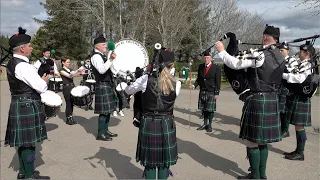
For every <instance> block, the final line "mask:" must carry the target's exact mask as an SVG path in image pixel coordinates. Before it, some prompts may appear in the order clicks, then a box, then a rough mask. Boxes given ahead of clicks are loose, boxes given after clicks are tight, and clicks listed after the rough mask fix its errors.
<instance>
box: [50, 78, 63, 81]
mask: <svg viewBox="0 0 320 180" xmlns="http://www.w3.org/2000/svg"><path fill="white" fill-rule="evenodd" d="M51 79H53V80H51ZM56 79H59V80H61V81H55V80H56ZM49 80H50V81H55V82H62V78H58V77H55V78H54V77H52V78H50V79H49Z"/></svg>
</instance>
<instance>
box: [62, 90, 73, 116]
mask: <svg viewBox="0 0 320 180" xmlns="http://www.w3.org/2000/svg"><path fill="white" fill-rule="evenodd" d="M73 87H74V85H70V84H67V85H63V96H64V99H65V101H66V117H70V116H72V113H73V99H72V97H71V89H72V88H73Z"/></svg>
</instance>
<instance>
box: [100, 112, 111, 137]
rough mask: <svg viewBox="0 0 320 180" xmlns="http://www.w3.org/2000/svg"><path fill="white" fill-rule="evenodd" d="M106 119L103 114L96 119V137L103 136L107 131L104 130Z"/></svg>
mask: <svg viewBox="0 0 320 180" xmlns="http://www.w3.org/2000/svg"><path fill="white" fill-rule="evenodd" d="M109 115H110V114H109ZM109 117H110V116H109ZM106 119H107V116H106V115H104V114H100V115H99V118H98V136H101V135H102V134H105V133H106V131H107V129H106Z"/></svg>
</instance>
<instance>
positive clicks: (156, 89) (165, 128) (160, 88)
mask: <svg viewBox="0 0 320 180" xmlns="http://www.w3.org/2000/svg"><path fill="white" fill-rule="evenodd" d="M173 60H174V54H173V52H170V51H166V50H160V55H159V64H162V65H161V67H156V68H159V72H160V75H159V79H158V75H157V73H154V72H152V73H151V74H149V75H148V74H146V75H143V76H141V77H140V78H138V79H137V80H136V81H135V82H134V83H133V84H132V85H130V86H127V87H126V88H125V92H126V93H127V94H135V93H137V92H139V91H142V94H141V98H142V117H141V120H140V126H139V136H138V144H137V152H136V160H137V162H140V164H141V165H142V166H144V167H145V171H144V174H145V177H146V179H156V170H157V169H158V179H167V178H168V176H169V172H170V171H169V167H170V166H172V165H174V164H176V162H177V160H178V151H177V139H176V125H175V122H174V117H173V108H174V103H175V99H176V97H177V95H178V94H179V91H180V88H181V83H180V81H175V79H174V77H173V76H172V75H171V74H170V70H171V68H172V67H173Z"/></svg>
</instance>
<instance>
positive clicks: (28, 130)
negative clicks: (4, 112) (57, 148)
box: [5, 97, 47, 147]
mask: <svg viewBox="0 0 320 180" xmlns="http://www.w3.org/2000/svg"><path fill="white" fill-rule="evenodd" d="M44 121H45V112H44V106H43V104H42V103H41V101H40V100H31V99H26V98H23V97H22V98H14V99H11V104H10V109H9V115H8V124H7V131H6V137H5V144H6V145H10V146H11V147H31V146H35V145H36V143H37V142H42V141H43V140H45V139H47V130H46V126H45V123H44Z"/></svg>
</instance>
